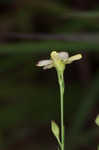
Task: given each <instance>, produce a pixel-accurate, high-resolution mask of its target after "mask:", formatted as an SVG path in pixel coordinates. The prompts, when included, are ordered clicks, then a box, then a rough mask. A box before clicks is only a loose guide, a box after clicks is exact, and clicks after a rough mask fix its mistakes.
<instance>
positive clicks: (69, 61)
mask: <svg viewBox="0 0 99 150" xmlns="http://www.w3.org/2000/svg"><path fill="white" fill-rule="evenodd" d="M81 58H82V55H81V54H77V55H74V56H71V57H69V58H68V59H67V60H66V62H65V64H70V63H72V62H73V61H75V60H79V59H81Z"/></svg>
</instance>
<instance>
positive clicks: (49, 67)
mask: <svg viewBox="0 0 99 150" xmlns="http://www.w3.org/2000/svg"><path fill="white" fill-rule="evenodd" d="M53 67H54V65H53V64H50V65H46V66H44V67H43V69H44V70H46V69H51V68H53Z"/></svg>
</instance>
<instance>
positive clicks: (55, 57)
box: [37, 51, 82, 71]
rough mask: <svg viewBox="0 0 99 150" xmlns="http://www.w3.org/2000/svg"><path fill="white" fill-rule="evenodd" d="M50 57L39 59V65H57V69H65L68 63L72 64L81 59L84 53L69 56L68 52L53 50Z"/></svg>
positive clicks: (47, 66) (50, 66)
mask: <svg viewBox="0 0 99 150" xmlns="http://www.w3.org/2000/svg"><path fill="white" fill-rule="evenodd" d="M50 57H51V58H50V59H47V60H41V61H39V62H38V63H37V66H38V67H43V69H50V68H53V67H55V68H56V70H59V71H63V70H64V69H65V65H66V64H71V63H72V62H73V61H76V60H79V59H81V58H82V55H81V54H76V55H74V56H71V57H69V54H68V52H56V51H52V52H51V55H50Z"/></svg>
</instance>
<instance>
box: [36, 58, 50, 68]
mask: <svg viewBox="0 0 99 150" xmlns="http://www.w3.org/2000/svg"><path fill="white" fill-rule="evenodd" d="M52 63H53V61H52V60H50V59H48V60H41V61H39V62H38V63H37V65H36V66H38V67H42V66H46V65H50V64H52Z"/></svg>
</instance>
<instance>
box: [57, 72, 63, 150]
mask: <svg viewBox="0 0 99 150" xmlns="http://www.w3.org/2000/svg"><path fill="white" fill-rule="evenodd" d="M57 74H58V82H59V87H60V100H61V150H64V101H63V97H64V77H63V72H57Z"/></svg>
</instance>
